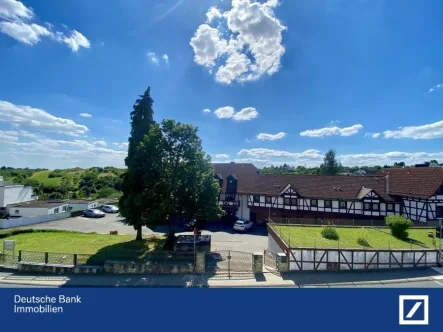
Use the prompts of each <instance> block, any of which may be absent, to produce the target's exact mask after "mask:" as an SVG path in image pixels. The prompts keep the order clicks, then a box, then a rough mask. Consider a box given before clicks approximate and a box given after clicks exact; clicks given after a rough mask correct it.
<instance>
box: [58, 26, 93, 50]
mask: <svg viewBox="0 0 443 332" xmlns="http://www.w3.org/2000/svg"><path fill="white" fill-rule="evenodd" d="M61 40H62V41H63V43H65V44H67V45H68V46H69V48H70V49H71V50H72V51H73V52H77V51H78V49H79V48H80V47H84V48H90V47H91V43H90V42H89V40H88V39H87V38H86V37H85V36H84V35H83V34H82V33H80V32H78V31H77V30H74V31H72V32H71V36H70V37H67V36H62V37H61Z"/></svg>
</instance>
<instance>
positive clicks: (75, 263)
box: [73, 254, 77, 266]
mask: <svg viewBox="0 0 443 332" xmlns="http://www.w3.org/2000/svg"><path fill="white" fill-rule="evenodd" d="M73 263H74V266H77V254H74V262H73Z"/></svg>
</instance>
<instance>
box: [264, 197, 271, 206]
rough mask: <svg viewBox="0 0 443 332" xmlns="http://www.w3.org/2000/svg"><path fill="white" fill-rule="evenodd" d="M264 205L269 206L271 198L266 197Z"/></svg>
mask: <svg viewBox="0 0 443 332" xmlns="http://www.w3.org/2000/svg"><path fill="white" fill-rule="evenodd" d="M265 203H266V204H271V196H266V197H265Z"/></svg>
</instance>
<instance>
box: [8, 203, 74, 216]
mask: <svg viewBox="0 0 443 332" xmlns="http://www.w3.org/2000/svg"><path fill="white" fill-rule="evenodd" d="M68 206H69V202H68V201H63V200H54V201H40V200H35V201H30V202H24V203H19V204H13V205H9V206H8V212H9V216H10V218H31V217H37V216H45V215H51V214H58V213H63V212H67V211H68Z"/></svg>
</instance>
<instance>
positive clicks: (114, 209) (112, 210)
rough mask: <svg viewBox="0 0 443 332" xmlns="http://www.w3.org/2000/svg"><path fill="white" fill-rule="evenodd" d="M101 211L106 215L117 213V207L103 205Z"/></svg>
mask: <svg viewBox="0 0 443 332" xmlns="http://www.w3.org/2000/svg"><path fill="white" fill-rule="evenodd" d="M102 211H103V212H107V213H118V207H116V206H115V205H103V208H102Z"/></svg>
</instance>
